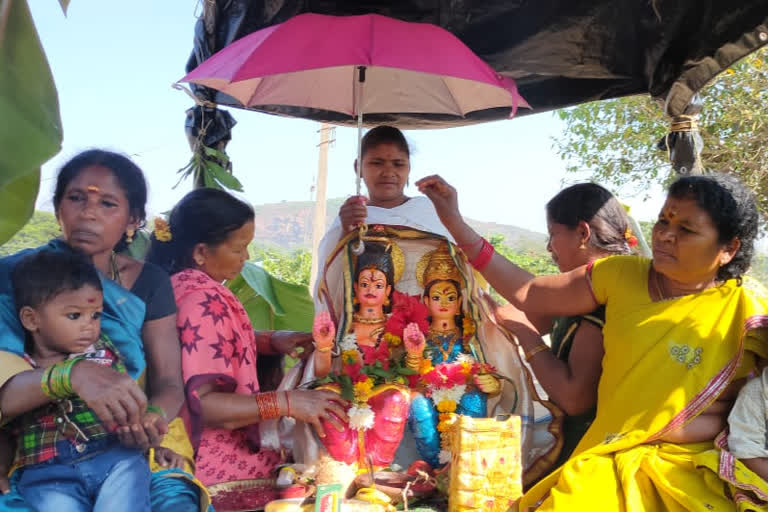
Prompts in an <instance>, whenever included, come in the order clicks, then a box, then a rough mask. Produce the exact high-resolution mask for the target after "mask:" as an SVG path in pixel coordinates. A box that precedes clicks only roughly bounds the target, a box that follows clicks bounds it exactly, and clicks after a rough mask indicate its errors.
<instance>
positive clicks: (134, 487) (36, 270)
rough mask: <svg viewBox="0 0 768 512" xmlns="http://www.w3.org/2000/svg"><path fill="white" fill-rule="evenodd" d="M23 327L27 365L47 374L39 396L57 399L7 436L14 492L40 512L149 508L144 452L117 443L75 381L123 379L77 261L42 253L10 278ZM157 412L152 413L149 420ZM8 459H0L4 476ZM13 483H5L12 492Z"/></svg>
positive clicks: (96, 293) (92, 286)
mask: <svg viewBox="0 0 768 512" xmlns="http://www.w3.org/2000/svg"><path fill="white" fill-rule="evenodd" d="M13 287H14V298H15V301H16V307H17V309H18V314H19V319H20V320H21V323H22V325H23V326H24V329H25V331H26V334H27V338H26V342H25V352H26V354H25V357H26V359H27V360H28V362H29V363H30V364H31V365H32V366H33V367H35V368H45V369H46V370H45V372H44V373H43V376H42V380H41V388H42V391H43V394H45V395H46V396H48V397H49V398H51V399H52V402H51V403H48V404H46V405H44V406H42V407H39V408H38V409H35V410H33V411H31V412H29V413H27V414H24V415H22V416H20V417H18V418H16V419H14V420H13V421H12V422H11V423H10V424H9V425H6V426H5V427H4V428H3V430H2V436H3V439H1V440H0V441H2V442H0V444H2V449H0V454H2V453H6V454H10V453H12V452H13V451H14V450H12V449H10V445H9V442H10V443H12V444H15V455H14V457H13V465H14V468H16V469H17V471H20V475H19V479H18V492H19V493H20V494H21V495H22V496H23V497H24V499H25V500H26V501H27V502H28V503H29V504H31V505H33V506H34V507H35V508H36V509H38V510H78V511H81V510H82V511H90V510H94V509H97V510H109V511H110V512H118V511H123V510H125V511H128V510H131V511H147V512H149V510H150V501H149V485H150V471H149V464H148V462H147V459H146V457H145V455H144V453H142V452H141V451H140V450H138V449H135V448H129V447H126V446H123V445H121V444H120V442H119V440H118V437H117V435H116V434H114V433H112V432H109V431H107V429H106V428H105V426H104V425H103V424H102V423H101V421H100V420H99V418H98V417H97V416H96V414H95V413H94V412H93V411H92V410H91V409H90V408H88V406H87V405H86V404H85V402H83V401H82V400H81V399H80V398H78V397H77V396H74V395H73V393H72V389H71V386H70V383H69V374H70V372H71V370H72V367H73V366H74V365H75V364H77V363H79V362H80V361H88V362H90V363H95V364H100V365H104V366H109V367H111V368H113V369H114V370H116V371H120V372H125V367H124V365H123V362H122V360H121V358H120V354H119V353H118V351H117V349H116V348H115V347H114V345H112V343H111V342H110V340H109V339H108V338H107V337H106V336H105V335H103V334H101V330H100V327H101V325H100V316H101V313H102V308H103V295H102V287H101V281H100V280H99V275H98V273H97V271H96V269H95V268H94V267H93V265H92V264H91V263H90V262H89V261H88V260H87V259H86V258H85V257H84V256H82V255H80V254H79V253H74V252H69V251H51V250H43V251H39V252H36V253H34V254H32V255H30V256H28V257H26V258H24V259H23V260H22V261H20V262H19V263H18V264H17V265H16V268H15V269H14V272H13ZM153 415H156V416H158V418H157V419H158V421H162V420H160V413H159V412H152V411H149V412H147V413H146V414H145V416H144V419H145V420H151V419H152V416H153ZM7 466H8V461H7V460H0V469H1V470H2V471H3V476H5V474H7V470H8V468H7ZM6 485H7V484H6Z"/></svg>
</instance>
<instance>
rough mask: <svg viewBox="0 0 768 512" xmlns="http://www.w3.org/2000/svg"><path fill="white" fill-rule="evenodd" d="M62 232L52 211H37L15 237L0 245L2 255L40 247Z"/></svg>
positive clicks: (0, 254)
mask: <svg viewBox="0 0 768 512" xmlns="http://www.w3.org/2000/svg"><path fill="white" fill-rule="evenodd" d="M60 234H61V232H60V231H59V224H58V223H57V222H56V217H55V216H54V215H53V214H52V213H50V212H42V211H36V212H35V213H34V215H32V218H31V219H30V220H29V222H27V224H26V225H25V226H24V227H23V228H22V229H21V230H20V231H19V232H17V233H16V234H15V235H14V236H13V238H11V239H10V240H8V241H7V242H6V243H4V244H3V245H0V256H8V255H9V254H15V253H17V252H19V251H20V250H22V249H32V248H34V247H40V246H41V245H43V244H45V243H47V242H48V241H49V240H51V239H52V238H56V237H57V236H59V235H60Z"/></svg>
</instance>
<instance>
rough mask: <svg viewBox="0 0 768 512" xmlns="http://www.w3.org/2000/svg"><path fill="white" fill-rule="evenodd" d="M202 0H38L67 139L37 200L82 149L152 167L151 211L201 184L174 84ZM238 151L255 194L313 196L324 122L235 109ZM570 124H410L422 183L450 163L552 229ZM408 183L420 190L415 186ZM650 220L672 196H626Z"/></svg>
mask: <svg viewBox="0 0 768 512" xmlns="http://www.w3.org/2000/svg"><path fill="white" fill-rule="evenodd" d="M199 3H200V2H199V1H198V0H159V1H158V0H135V1H132V2H113V1H103V0H102V1H98V0H72V2H71V4H70V8H69V11H68V15H67V16H66V17H65V16H64V15H63V13H62V12H61V9H59V7H58V3H57V2H55V1H52V0H29V4H30V7H31V9H32V12H33V16H34V18H35V22H36V24H37V27H38V32H39V34H40V37H41V39H42V42H43V46H44V48H45V51H46V54H47V56H48V60H49V62H50V65H51V68H52V70H53V75H54V79H55V81H56V85H57V88H58V91H59V101H60V104H61V114H62V121H63V125H64V143H63V149H62V151H61V153H60V154H59V155H57V156H56V157H55V158H53V159H52V160H51V161H50V162H48V163H47V164H46V165H45V166H44V168H43V180H44V181H43V183H42V186H41V192H40V198H39V199H38V207H40V208H43V209H50V208H51V201H50V198H51V195H52V188H53V177H54V176H55V173H56V171H57V169H58V168H59V167H60V166H61V165H62V164H63V163H64V161H66V160H67V159H68V158H70V157H71V156H73V155H74V154H76V153H77V152H79V151H81V150H83V149H86V148H90V147H106V148H109V149H113V150H117V151H120V152H123V153H126V154H128V155H130V156H131V157H133V158H134V159H135V161H136V162H137V163H138V164H139V165H140V166H141V167H142V169H143V170H144V171H145V173H146V174H147V177H148V180H149V184H150V204H149V207H150V212H161V211H165V210H168V209H169V208H170V207H171V206H172V205H173V204H174V202H175V201H177V200H178V199H179V198H181V196H183V195H184V194H185V193H186V192H187V191H188V190H189V189H190V188H191V183H189V182H184V183H182V184H181V185H180V186H179V187H178V188H176V189H173V188H172V187H173V185H175V184H176V181H177V179H178V178H177V175H176V171H177V170H178V169H179V168H181V167H183V166H184V165H185V164H186V162H187V161H188V159H189V156H190V153H189V147H188V145H187V141H186V138H185V135H184V111H185V110H186V109H187V108H189V107H190V106H191V104H192V103H191V100H190V99H189V98H188V97H187V96H186V95H185V94H183V93H182V92H180V91H177V90H174V89H172V88H171V84H172V83H173V82H175V81H176V80H178V79H179V78H181V77H182V76H183V75H184V66H185V64H186V61H187V58H188V56H189V53H190V51H191V48H192V37H193V29H194V24H195V20H196V16H197V15H198V14H199V12H200V5H199ZM232 113H233V115H234V116H235V118H236V119H237V122H238V124H237V126H236V127H235V129H234V132H233V140H232V142H230V144H229V146H228V148H227V151H228V152H229V153H230V155H231V157H232V160H233V162H234V171H235V174H236V175H237V177H238V178H239V179H240V180H241V181H242V182H243V185H244V187H245V195H246V196H247V198H248V200H250V201H251V202H252V203H254V204H261V203H271V202H279V201H281V200H286V201H296V200H308V199H310V197H311V191H310V190H311V186H312V184H313V180H314V174H315V172H316V169H317V147H316V146H317V143H318V141H319V134H318V133H317V130H318V129H319V127H320V126H319V125H318V124H317V123H313V122H309V121H303V120H296V119H282V118H277V117H273V116H267V115H264V114H258V113H255V112H246V111H240V110H237V109H232ZM560 132H561V125H560V122H559V121H558V120H556V119H555V117H554V116H553V114H551V113H541V114H537V115H532V116H527V117H525V118H519V119H515V120H511V121H499V122H495V123H488V124H485V125H480V126H475V127H466V128H453V129H447V130H433V131H410V132H406V136H407V137H408V139H409V140H410V142H411V144H412V147H413V157H412V174H411V182H412V183H413V182H414V181H415V180H416V179H418V178H419V177H422V176H425V175H428V174H433V173H439V174H442V175H443V176H444V177H445V178H446V179H447V180H448V181H449V182H451V183H452V184H454V185H455V186H456V187H457V188H458V189H459V198H460V203H461V207H462V212H463V213H464V214H465V215H466V216H469V217H472V218H475V219H479V220H484V221H493V222H499V223H504V224H512V225H516V226H520V227H523V228H527V229H532V230H535V231H539V232H544V231H546V222H545V219H544V213H543V206H544V204H545V203H546V201H547V200H548V199H549V198H550V197H551V196H552V195H554V194H555V193H556V192H557V191H558V190H559V189H560V188H561V184H562V180H563V179H564V178H567V179H570V180H573V179H574V176H573V175H566V173H565V166H564V164H563V162H562V161H561V159H560V158H559V157H558V156H557V155H556V154H555V152H554V151H553V150H552V148H551V145H552V142H551V141H552V138H553V137H557V136H558V134H559V133H560ZM355 152H356V130H355V129H350V128H337V130H336V144H335V147H333V148H332V149H331V151H330V154H329V178H328V197H342V196H347V195H350V194H352V193H354V190H355V185H354V174H353V171H352V162H353V160H354V158H355ZM408 192H409V193H410V194H411V195H415V194H417V192H416V190H415V189H413V187H411V188H410V189H409V190H408ZM622 200H624V201H625V202H628V203H629V204H630V205H632V207H633V213H635V215H636V216H637V217H639V218H641V219H651V218H653V217H654V216H655V213H656V211H657V209H658V208H659V206H660V205H661V195H660V194H659V193H658V192H656V193H654V194H653V196H652V198H651V199H650V200H649V201H644V200H643V199H642V198H630V197H623V198H622Z"/></svg>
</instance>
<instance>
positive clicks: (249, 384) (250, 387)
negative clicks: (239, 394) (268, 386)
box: [245, 382, 259, 393]
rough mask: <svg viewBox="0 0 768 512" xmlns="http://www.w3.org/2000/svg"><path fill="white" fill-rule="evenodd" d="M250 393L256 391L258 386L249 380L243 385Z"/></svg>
mask: <svg viewBox="0 0 768 512" xmlns="http://www.w3.org/2000/svg"><path fill="white" fill-rule="evenodd" d="M245 387H247V388H248V390H249V391H250V392H251V393H258V391H259V388H258V387H257V386H256V384H254V383H253V382H249V383H248V384H246V385H245Z"/></svg>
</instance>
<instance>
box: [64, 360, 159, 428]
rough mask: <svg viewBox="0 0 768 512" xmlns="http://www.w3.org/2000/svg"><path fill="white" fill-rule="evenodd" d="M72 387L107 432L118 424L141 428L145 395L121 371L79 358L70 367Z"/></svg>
mask: <svg viewBox="0 0 768 512" xmlns="http://www.w3.org/2000/svg"><path fill="white" fill-rule="evenodd" d="M70 381H71V383H72V389H73V390H74V392H75V393H76V394H77V395H78V396H79V397H80V398H81V399H83V401H84V402H85V403H86V404H87V405H88V407H90V408H91V409H92V410H93V412H95V413H96V416H98V417H99V419H100V420H101V421H102V422H103V423H104V425H105V426H106V428H107V429H108V430H109V431H112V430H114V429H115V428H116V427H118V426H126V427H130V428H131V429H133V428H134V427H135V428H137V429H141V430H142V431H143V427H142V418H143V415H144V411H146V409H147V397H146V395H145V394H144V392H143V391H142V390H141V389H140V388H139V386H138V384H136V382H135V381H134V380H133V379H132V378H131V377H129V376H128V375H127V374H125V373H120V372H117V371H115V370H113V369H112V368H108V367H105V366H100V365H98V364H94V363H90V362H88V361H81V362H79V363H77V364H75V366H74V367H73V368H72V373H71V376H70Z"/></svg>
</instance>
